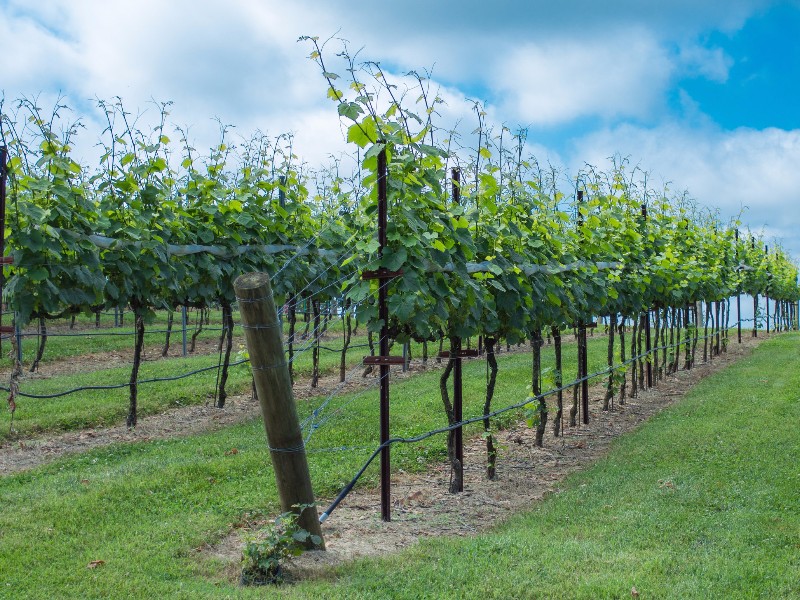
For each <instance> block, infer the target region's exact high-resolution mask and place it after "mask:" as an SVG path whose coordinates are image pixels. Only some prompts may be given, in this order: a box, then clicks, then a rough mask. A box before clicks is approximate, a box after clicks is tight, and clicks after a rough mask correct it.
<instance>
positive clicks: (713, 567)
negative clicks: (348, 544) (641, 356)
mask: <svg viewBox="0 0 800 600" xmlns="http://www.w3.org/2000/svg"><path fill="white" fill-rule="evenodd" d="M799 424H800V334H797V333H793V334H785V335H782V336H780V337H777V338H774V339H771V340H769V341H767V342H765V343H764V344H763V345H762V346H760V347H759V348H758V349H757V350H756V351H755V353H754V355H753V356H752V357H750V358H747V359H745V360H742V361H741V362H739V363H737V364H735V365H733V366H730V367H728V368H727V369H725V370H724V371H722V372H720V373H718V374H716V375H714V376H712V377H710V378H708V379H706V380H704V381H703V382H702V383H700V384H699V385H698V386H696V387H695V388H694V389H693V390H692V391H691V392H690V393H689V395H688V396H687V397H686V398H685V399H683V400H682V401H681V402H680V403H679V404H678V405H676V406H674V407H672V408H671V409H669V410H667V411H665V412H663V413H661V414H660V415H658V416H657V417H655V418H654V419H652V420H651V421H650V422H649V423H648V424H646V425H645V426H643V427H641V428H640V429H639V430H637V431H636V432H634V433H632V434H630V435H627V436H625V437H623V438H621V439H619V440H617V441H616V442H615V444H614V446H613V449H612V452H611V453H610V455H609V456H608V457H607V458H605V459H604V460H601V461H600V462H599V463H598V464H596V466H594V467H593V468H591V469H589V470H587V471H585V472H582V473H580V474H577V475H575V476H573V477H570V478H569V479H568V481H567V483H566V485H565V489H564V491H563V492H562V493H560V494H558V495H556V496H551V497H549V498H548V499H547V500H545V501H543V502H540V503H538V504H537V505H536V506H535V507H532V510H531V511H529V512H527V513H525V514H522V515H519V516H517V517H516V518H514V519H512V520H511V521H509V522H508V523H506V524H504V525H503V526H502V527H500V528H498V529H497V530H496V531H494V532H492V533H489V534H486V535H480V536H475V537H471V538H467V539H439V540H433V541H424V542H422V543H420V544H419V545H418V546H416V547H414V548H413V549H411V550H409V551H406V552H402V553H399V554H397V555H394V556H392V557H389V558H386V559H381V560H365V561H361V562H358V563H356V564H353V565H347V566H345V567H342V568H340V569H339V570H338V571H337V572H336V573H335V578H336V579H335V582H334V583H306V584H300V585H297V586H295V587H293V588H291V589H287V590H286V591H285V594H284V595H285V596H286V597H291V598H480V599H483V598H504V599H505V598H548V599H549V598H570V599H571V598H587V599H589V598H591V599H598V598H631V597H632V595H631V594H632V589H633V588H636V590H637V592H638V593H639V597H640V598H676V599H678V598H680V599H687V598H698V599H699V598H703V599H708V598H725V599H731V598H800V432H799V431H798V425H799Z"/></svg>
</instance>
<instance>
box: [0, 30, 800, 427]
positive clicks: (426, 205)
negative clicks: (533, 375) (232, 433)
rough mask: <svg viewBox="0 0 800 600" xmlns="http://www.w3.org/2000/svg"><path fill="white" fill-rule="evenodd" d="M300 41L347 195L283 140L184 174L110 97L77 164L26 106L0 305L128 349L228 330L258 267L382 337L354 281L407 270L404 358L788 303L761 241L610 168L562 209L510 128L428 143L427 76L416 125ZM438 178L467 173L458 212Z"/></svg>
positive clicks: (180, 149) (159, 133)
mask: <svg viewBox="0 0 800 600" xmlns="http://www.w3.org/2000/svg"><path fill="white" fill-rule="evenodd" d="M310 42H311V43H312V45H314V51H313V53H312V55H311V58H312V59H313V60H315V61H317V62H318V63H319V64H320V66H321V67H322V70H323V75H324V77H325V79H326V81H327V82H328V84H329V93H328V95H329V97H330V98H331V99H332V100H333V101H334V102H335V103H336V105H337V107H338V113H339V115H340V117H341V118H342V119H343V120H344V121H345V122H349V125H348V133H347V136H348V140H349V141H351V142H353V143H354V144H355V145H356V146H358V148H359V150H358V153H359V159H360V164H359V168H358V170H357V172H356V173H354V174H353V175H352V176H350V177H343V176H341V175H340V174H339V173H338V169H337V168H336V167H334V168H321V169H318V170H312V169H309V168H308V167H307V166H306V165H304V164H303V163H301V162H300V160H299V159H298V158H297V157H296V156H295V155H294V154H293V150H292V138H291V136H279V137H278V138H276V139H270V138H268V137H267V136H263V135H257V136H255V137H253V138H252V139H249V140H244V141H242V142H240V143H238V144H233V143H231V142H230V139H229V138H230V137H231V136H230V133H229V131H228V130H227V128H225V127H222V128H221V132H220V142H219V144H217V145H216V146H215V147H214V148H212V149H211V151H210V153H209V154H208V156H200V155H198V153H197V151H196V150H195V149H194V148H192V147H191V145H190V143H189V142H188V140H187V136H186V135H185V133H184V132H181V131H180V130H179V131H178V134H179V137H180V140H181V141H180V142H179V143H178V144H176V143H174V142H173V141H172V140H171V139H170V137H169V136H168V135H167V133H168V132H167V126H166V121H167V118H168V105H167V104H165V105H161V106H160V120H159V122H158V123H157V124H156V126H155V127H154V128H153V129H152V131H150V132H143V131H141V130H140V129H138V128H137V126H136V123H135V122H131V120H130V115H129V114H128V113H127V112H126V111H125V110H124V108H123V106H122V105H121V103H120V102H119V101H117V102H115V103H105V102H101V103H100V104H99V107H100V109H101V111H102V112H103V114H104V115H105V118H106V120H107V124H108V126H107V128H106V130H105V132H104V137H103V139H102V140H101V144H102V146H103V148H104V151H103V153H102V157H101V159H100V161H99V163H98V164H97V165H95V166H94V167H91V166H88V165H85V164H80V163H79V162H78V161H77V160H76V159H75V158H74V157H73V151H72V146H73V143H74V141H75V137H76V136H77V135H78V134H79V127H77V126H76V125H75V124H69V123H68V124H67V125H66V126H64V127H63V128H62V132H61V133H60V134H57V133H56V132H55V131H54V129H55V127H56V125H57V124H58V123H63V119H61V118H60V117H61V115H62V113H63V112H64V110H65V107H63V106H57V107H55V108H54V109H53V111H52V112H51V113H50V114H47V115H45V114H44V113H43V111H42V110H41V109H40V108H39V107H37V106H36V105H35V104H34V103H33V102H31V101H28V100H23V101H20V102H19V103H17V104H16V105H15V106H14V107H12V110H11V111H5V110H3V112H2V119H0V124H1V125H2V127H1V128H0V129H1V131H0V133H2V142H3V144H4V145H7V146H8V147H9V149H10V151H11V156H12V158H11V161H10V164H9V170H8V172H9V184H10V185H9V192H10V197H9V200H10V201H9V203H8V209H7V221H8V223H9V225H10V230H11V233H10V235H9V239H8V247H9V249H10V251H11V254H12V256H13V259H14V265H13V266H11V267H6V269H7V274H8V285H7V299H8V302H9V303H10V305H11V307H12V308H13V310H14V311H15V312H16V314H17V320H18V323H20V324H23V325H24V324H25V323H27V322H28V321H30V320H31V319H36V318H53V317H56V316H61V315H64V314H69V313H75V312H80V311H92V310H98V309H99V308H101V307H102V308H107V309H108V308H125V307H130V308H131V309H132V310H133V311H134V313H135V315H136V325H137V331H138V332H139V341H141V339H142V337H143V334H144V327H145V323H146V321H147V319H148V317H149V315H151V314H152V311H153V310H154V309H156V308H167V309H174V308H175V307H177V306H191V307H197V308H204V307H206V306H209V305H210V304H215V305H220V306H222V308H223V311H225V313H226V314H227V315H228V317H227V318H228V331H229V333H230V330H231V329H232V322H230V314H231V305H232V303H233V301H234V297H233V285H232V284H233V280H234V279H235V277H236V276H238V275H239V274H241V273H243V272H247V271H254V270H261V271H267V272H269V273H270V274H271V275H272V276H273V277H274V278H275V283H274V288H275V294H276V296H277V298H278V300H279V302H281V303H286V304H287V306H288V307H289V311H290V314H291V313H293V310H294V309H295V308H296V306H297V304H298V302H299V301H301V300H304V299H313V300H312V302H314V303H319V302H321V301H325V300H327V299H330V298H334V297H336V298H339V297H344V298H343V300H344V302H343V305H346V306H349V307H351V308H350V310H351V311H352V312H353V313H354V315H355V317H356V318H357V319H358V321H359V322H362V323H366V324H368V327H369V329H370V330H371V331H377V330H378V329H380V326H381V323H380V322H379V319H378V316H377V307H376V304H375V302H374V295H375V291H376V286H377V285H378V283H377V282H376V281H364V280H362V279H361V277H360V274H361V273H362V271H364V270H365V269H368V268H376V267H384V268H387V269H390V270H400V269H402V271H403V276H402V277H401V278H399V279H397V280H396V281H393V282H391V283H389V284H387V285H388V301H389V310H390V315H391V316H390V323H389V331H390V336H391V337H392V338H393V339H396V340H398V341H401V342H402V341H404V340H406V339H409V338H414V339H417V340H426V341H433V340H440V339H442V338H444V339H451V340H456V339H460V338H466V337H471V336H476V335H482V336H486V337H487V338H489V339H490V340H492V342H493V343H494V342H495V340H497V339H500V338H503V339H506V340H509V341H511V342H515V341H518V340H523V339H528V338H530V337H532V336H533V334H534V332H541V331H546V330H548V329H549V328H551V327H554V326H555V327H560V326H563V325H570V324H574V323H581V322H587V321H590V320H591V319H592V317H593V316H595V315H612V314H613V315H618V314H619V315H624V316H633V315H638V314H640V313H641V312H642V311H643V310H646V309H647V308H650V307H657V306H660V307H672V306H686V305H688V304H690V303H696V302H705V301H718V300H722V299H724V298H727V297H730V296H731V295H733V294H735V293H738V292H739V291H741V292H744V293H748V294H751V295H754V296H756V295H758V294H764V293H768V294H769V296H770V297H771V298H774V299H777V300H779V301H785V302H795V301H796V300H797V298H798V296H800V292H798V285H797V266H796V265H794V264H793V263H792V262H791V261H790V260H789V258H788V256H787V255H786V253H785V252H783V251H782V250H781V249H780V248H779V247H773V249H772V251H769V252H768V251H766V250H764V241H763V240H761V239H758V240H755V238H753V240H752V241H751V236H748V235H745V234H744V232H742V235H740V236H738V237H737V234H736V229H737V227H738V226H739V224H738V223H723V222H722V221H721V220H720V219H719V217H718V216H717V215H716V214H715V213H713V212H709V211H706V210H701V209H698V208H697V207H696V206H695V205H693V204H692V203H691V202H689V201H688V200H687V199H686V198H685V197H672V196H671V195H670V193H669V191H668V190H662V191H661V192H658V193H656V192H654V191H653V190H650V189H649V188H648V185H647V179H646V177H642V174H641V173H638V172H637V170H636V169H633V170H631V169H629V168H628V166H627V164H626V161H624V160H620V159H617V160H614V161H612V164H611V165H610V167H609V168H608V169H607V170H606V171H601V170H599V169H596V168H593V167H587V169H585V170H584V171H583V172H581V173H579V174H578V175H577V176H576V177H574V178H573V179H572V182H573V183H572V184H571V185H573V186H574V187H575V188H576V189H577V190H579V191H581V192H582V193H583V196H584V198H585V201H584V202H581V203H578V202H577V200H576V199H575V200H573V199H572V198H571V197H565V196H564V194H563V192H562V191H561V189H560V188H561V187H562V186H561V185H560V184H561V183H562V182H561V180H560V179H559V177H560V174H559V173H558V172H556V170H554V169H552V168H551V169H545V168H543V167H542V166H541V165H540V164H539V163H538V162H537V161H536V159H535V158H533V157H530V158H526V157H525V156H524V152H525V137H526V134H525V132H524V130H519V131H517V132H516V134H515V135H511V133H510V132H509V131H508V130H507V129H505V128H503V130H502V131H501V132H500V133H499V135H495V134H493V132H491V131H489V130H488V129H486V127H485V123H484V116H485V115H483V113H482V112H481V110H480V106H479V105H476V109H477V116H478V122H479V129H478V146H477V148H473V149H472V150H471V151H468V150H464V149H458V148H456V144H455V142H454V139H455V138H456V134H455V133H454V132H442V131H439V130H438V129H437V128H436V125H435V123H434V118H435V116H436V114H437V111H436V108H437V105H438V104H439V103H440V102H441V100H440V99H439V98H438V97H437V96H435V95H431V94H430V92H429V88H428V87H427V85H426V82H425V80H424V79H423V78H421V77H417V78H416V79H415V81H416V89H414V90H412V91H414V92H418V94H419V100H418V101H417V105H415V106H412V107H408V106H405V105H404V98H406V97H408V93H404V94H402V96H398V94H397V93H396V89H397V86H396V84H393V83H390V82H389V79H390V78H389V77H388V76H387V75H386V74H384V73H383V72H382V71H381V70H380V67H379V66H378V65H365V66H364V67H363V70H359V69H356V68H350V69H348V73H349V74H350V76H351V80H350V81H349V82H348V85H346V86H339V85H338V83H339V81H340V80H339V78H338V77H337V76H336V75H335V74H334V73H332V72H330V71H328V70H327V69H326V68H325V65H324V64H323V56H322V48H321V47H320V46H319V44H318V42H317V41H316V40H314V39H310ZM351 67H352V63H351ZM361 76H366V77H369V78H371V82H372V83H371V87H370V86H368V85H367V84H366V83H364V82H363V81H361V79H360V77H361ZM0 108H2V107H0ZM415 110H416V113H419V114H416V113H415ZM419 115H422V116H419ZM508 138H510V140H509V139H508ZM380 152H385V153H386V155H387V157H388V169H389V231H388V248H387V249H386V250H385V251H384V252H382V253H381V255H380V256H379V253H378V243H377V240H376V238H375V235H374V212H375V208H376V185H375V183H376V171H377V156H378V154H379V153H380ZM453 167H456V168H457V172H458V173H460V174H461V175H462V178H461V181H460V182H459V185H458V189H459V191H460V195H461V202H460V203H459V204H458V205H454V204H453V203H452V201H451V200H452V198H451V194H450V189H451V187H452V183H453V178H452V175H451V168H453ZM310 190H314V192H311V191H310ZM643 205H644V206H646V209H647V215H646V217H645V216H644V214H643V211H642V206H643ZM290 319H291V317H290ZM228 340H229V342H228V345H227V349H226V350H227V352H226V362H227V359H228V358H229V355H230V335H229V336H228ZM291 341H292V338H291V336H290V345H291ZM140 349H141V343H137V352H136V356H135V360H134V371H133V373H132V376H131V390H132V393H131V411H130V415H129V424H130V425H135V422H136V398H135V394H136V390H135V382H136V369H137V365H138V363H139V360H140V356H139V352H140ZM290 352H291V346H290ZM221 401H222V402H223V403H224V395H223V396H222V398H221Z"/></svg>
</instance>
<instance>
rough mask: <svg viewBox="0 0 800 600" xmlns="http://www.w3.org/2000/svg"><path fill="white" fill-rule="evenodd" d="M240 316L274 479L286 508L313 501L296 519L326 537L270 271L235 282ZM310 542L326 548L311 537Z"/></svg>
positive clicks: (304, 527)
mask: <svg viewBox="0 0 800 600" xmlns="http://www.w3.org/2000/svg"><path fill="white" fill-rule="evenodd" d="M234 290H235V292H236V298H237V300H238V301H239V314H240V315H241V319H242V327H243V329H244V334H245V341H246V343H247V351H248V353H249V354H250V367H251V369H252V371H253V379H254V380H255V384H256V391H257V392H258V400H259V403H260V404H261V415H262V417H263V419H264V428H265V429H266V432H267V442H268V444H269V450H270V457H271V458H272V466H273V467H274V469H275V481H276V483H277V487H278V495H279V496H280V500H281V509H282V510H283V511H290V510H294V511H295V512H296V511H297V509H295V508H293V507H294V506H295V505H297V504H308V505H311V506H309V507H307V508H306V509H304V510H303V511H302V513H300V517H299V519H298V521H297V522H298V525H299V526H300V527H302V528H303V529H305V530H306V531H308V532H309V533H311V534H313V535H317V536H319V537H320V540H321V539H322V529H321V527H320V523H319V519H318V517H317V509H316V506H314V492H313V490H312V487H311V475H310V474H309V471H308V461H307V460H306V451H305V444H304V442H303V433H302V431H301V429H300V421H299V419H298V418H297V406H296V405H295V402H294V395H293V394H292V381H291V379H290V377H289V367H288V365H287V364H286V358H285V356H284V353H283V336H282V335H281V332H280V331H279V329H278V315H277V311H276V310H275V301H274V299H273V298H272V287H271V286H270V282H269V275H267V274H266V273H247V274H245V275H241V276H239V277H238V278H237V279H236V281H235V282H234ZM306 546H307V547H311V548H313V547H318V548H320V549H324V547H325V543H324V541H321V542H320V544H319V545H318V546H315V545H314V543H313V542H312V541H311V540H310V539H309V540H308V542H306Z"/></svg>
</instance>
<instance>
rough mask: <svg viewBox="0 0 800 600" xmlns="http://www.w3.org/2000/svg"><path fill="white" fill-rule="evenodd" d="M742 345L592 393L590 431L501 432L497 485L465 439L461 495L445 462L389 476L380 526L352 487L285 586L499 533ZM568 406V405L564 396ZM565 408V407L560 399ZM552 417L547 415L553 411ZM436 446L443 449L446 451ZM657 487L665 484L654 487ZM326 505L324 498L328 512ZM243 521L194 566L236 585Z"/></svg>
mask: <svg viewBox="0 0 800 600" xmlns="http://www.w3.org/2000/svg"><path fill="white" fill-rule="evenodd" d="M763 339H764V338H763V337H759V338H758V339H752V338H748V339H747V340H743V343H742V344H741V345H739V344H736V343H733V344H732V345H731V347H730V348H729V351H728V352H727V353H725V354H723V355H722V356H720V357H715V358H714V360H713V361H712V362H710V363H706V364H701V365H697V366H696V367H694V368H693V369H691V370H689V371H679V372H678V373H676V374H675V375H672V376H669V377H668V378H667V379H666V380H664V381H662V382H659V384H658V387H655V388H652V389H650V390H647V391H644V392H639V394H638V396H637V397H635V398H628V400H627V402H626V404H624V405H619V404H617V405H615V407H614V409H613V410H611V411H608V412H604V411H603V410H602V404H603V396H604V389H603V388H602V386H600V385H595V386H593V387H592V388H590V422H589V425H579V426H578V427H566V429H565V435H563V436H562V437H558V438H556V437H554V436H553V433H552V427H551V425H552V423H551V424H549V425H548V433H547V435H546V436H545V440H544V447H543V448H537V447H536V446H535V445H534V436H535V430H533V429H531V428H529V427H527V425H526V424H525V423H519V424H517V425H516V426H514V427H511V428H508V429H505V430H502V431H500V432H498V437H499V442H500V448H501V450H500V453H499V456H498V461H497V479H496V480H494V481H489V480H487V479H486V474H485V464H486V448H485V442H484V441H483V440H482V439H481V438H480V437H475V438H473V439H469V440H465V448H464V456H465V459H464V464H465V474H464V492H463V493H460V494H450V493H449V492H448V491H447V490H448V485H449V481H450V470H449V465H447V464H438V465H433V466H431V468H430V469H429V470H428V471H427V472H426V473H424V474H421V475H419V474H409V473H405V472H399V473H395V474H394V475H393V477H392V499H393V508H392V521H391V522H389V523H385V522H383V521H382V520H381V510H380V491H379V490H378V489H357V490H356V491H354V492H353V493H351V494H350V495H349V496H348V497H347V498H346V499H345V500H344V502H343V503H342V504H341V505H340V506H339V507H338V508H337V509H336V510H335V511H334V512H333V514H332V515H331V516H330V518H329V519H328V520H327V521H326V523H325V525H324V526H323V534H324V536H325V543H326V546H327V550H326V551H325V552H306V553H305V554H303V555H302V556H300V557H298V558H296V559H294V560H293V561H292V563H291V564H290V565H289V566H288V568H287V572H288V576H289V578H290V580H292V579H293V580H301V579H308V578H320V577H325V576H326V573H329V572H330V567H332V566H335V565H337V564H340V563H342V562H345V561H350V560H353V559H356V558H358V557H362V556H376V555H380V554H385V553H388V552H394V551H397V550H400V549H402V548H405V547H408V546H410V545H412V544H415V543H416V542H417V541H419V540H420V539H421V538H425V537H432V536H443V535H447V536H467V535H473V534H475V533H478V532H480V531H484V530H486V529H488V528H491V527H494V526H496V525H497V524H498V523H500V522H502V521H503V520H505V519H507V518H508V517H510V516H511V515H513V514H514V513H516V512H518V511H520V510H523V509H526V508H530V506H531V503H532V502H535V501H537V500H539V499H541V498H542V497H544V496H545V495H547V494H551V493H558V492H559V490H560V485H561V483H562V481H563V480H564V478H565V477H566V476H567V475H569V474H570V473H573V472H575V471H577V470H579V469H583V468H586V467H587V466H589V465H591V464H592V463H594V462H595V461H597V460H598V459H599V458H601V457H603V456H604V455H605V454H606V453H607V452H608V450H609V447H610V445H611V443H612V442H613V440H614V439H616V438H617V437H619V436H620V435H622V434H624V433H627V432H629V431H632V430H633V429H635V428H637V427H638V426H640V425H641V424H642V423H643V422H645V421H646V420H647V419H649V418H650V417H651V416H653V415H655V414H657V413H659V412H660V411H662V410H664V409H665V408H667V407H669V406H671V405H672V404H674V403H676V402H678V401H679V400H680V399H681V398H682V397H683V396H684V395H685V394H686V392H687V391H688V390H689V389H691V388H692V386H694V385H695V384H696V383H697V382H698V381H700V380H701V379H703V378H705V377H707V376H709V375H711V374H712V373H715V372H717V371H719V370H721V369H724V368H725V367H726V366H728V365H730V364H731V363H733V362H735V361H736V360H738V359H740V358H743V357H744V356H747V355H748V354H749V353H750V352H751V351H752V349H753V348H754V347H755V346H756V345H758V344H759V343H760V342H761V341H763ZM570 400H571V397H570ZM565 404H567V400H566V399H565ZM551 414H552V413H551ZM444 443H445V442H444V439H442V444H444ZM653 485H654V486H658V485H662V486H663V485H670V482H663V481H661V482H658V481H654V482H653ZM329 500H331V499H327V498H326V499H321V500H320V505H321V506H322V508H323V509H324V508H325V507H327V502H328V501H329ZM263 525H264V523H249V524H248V525H247V526H245V527H242V528H237V529H234V530H232V531H231V532H230V534H229V535H228V536H227V537H226V538H224V539H223V540H222V541H221V542H219V543H218V544H215V545H213V546H206V547H203V548H197V549H196V553H197V555H198V560H200V561H201V562H203V561H205V560H208V559H211V558H213V559H215V560H221V561H222V562H223V564H225V565H227V566H226V567H225V568H224V572H223V577H224V578H226V579H228V580H229V581H231V582H236V581H237V580H238V577H239V575H240V565H241V556H242V548H243V544H244V542H243V539H244V536H245V535H249V534H252V532H253V531H255V530H257V529H258V528H259V527H261V526H263Z"/></svg>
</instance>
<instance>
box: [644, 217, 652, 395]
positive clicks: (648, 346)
mask: <svg viewBox="0 0 800 600" xmlns="http://www.w3.org/2000/svg"><path fill="white" fill-rule="evenodd" d="M642 218H643V219H644V222H645V227H646V225H647V205H646V204H642ZM645 231H646V230H645ZM646 239H647V237H646V236H645V240H646ZM646 243H647V242H645V244H646ZM644 346H645V353H646V354H647V363H646V364H647V387H648V388H651V387H653V361H652V358H653V357H652V356H651V355H650V353H651V352H652V349H653V343H652V341H651V339H650V308H649V307H648V308H647V309H646V312H645V319H644Z"/></svg>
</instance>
